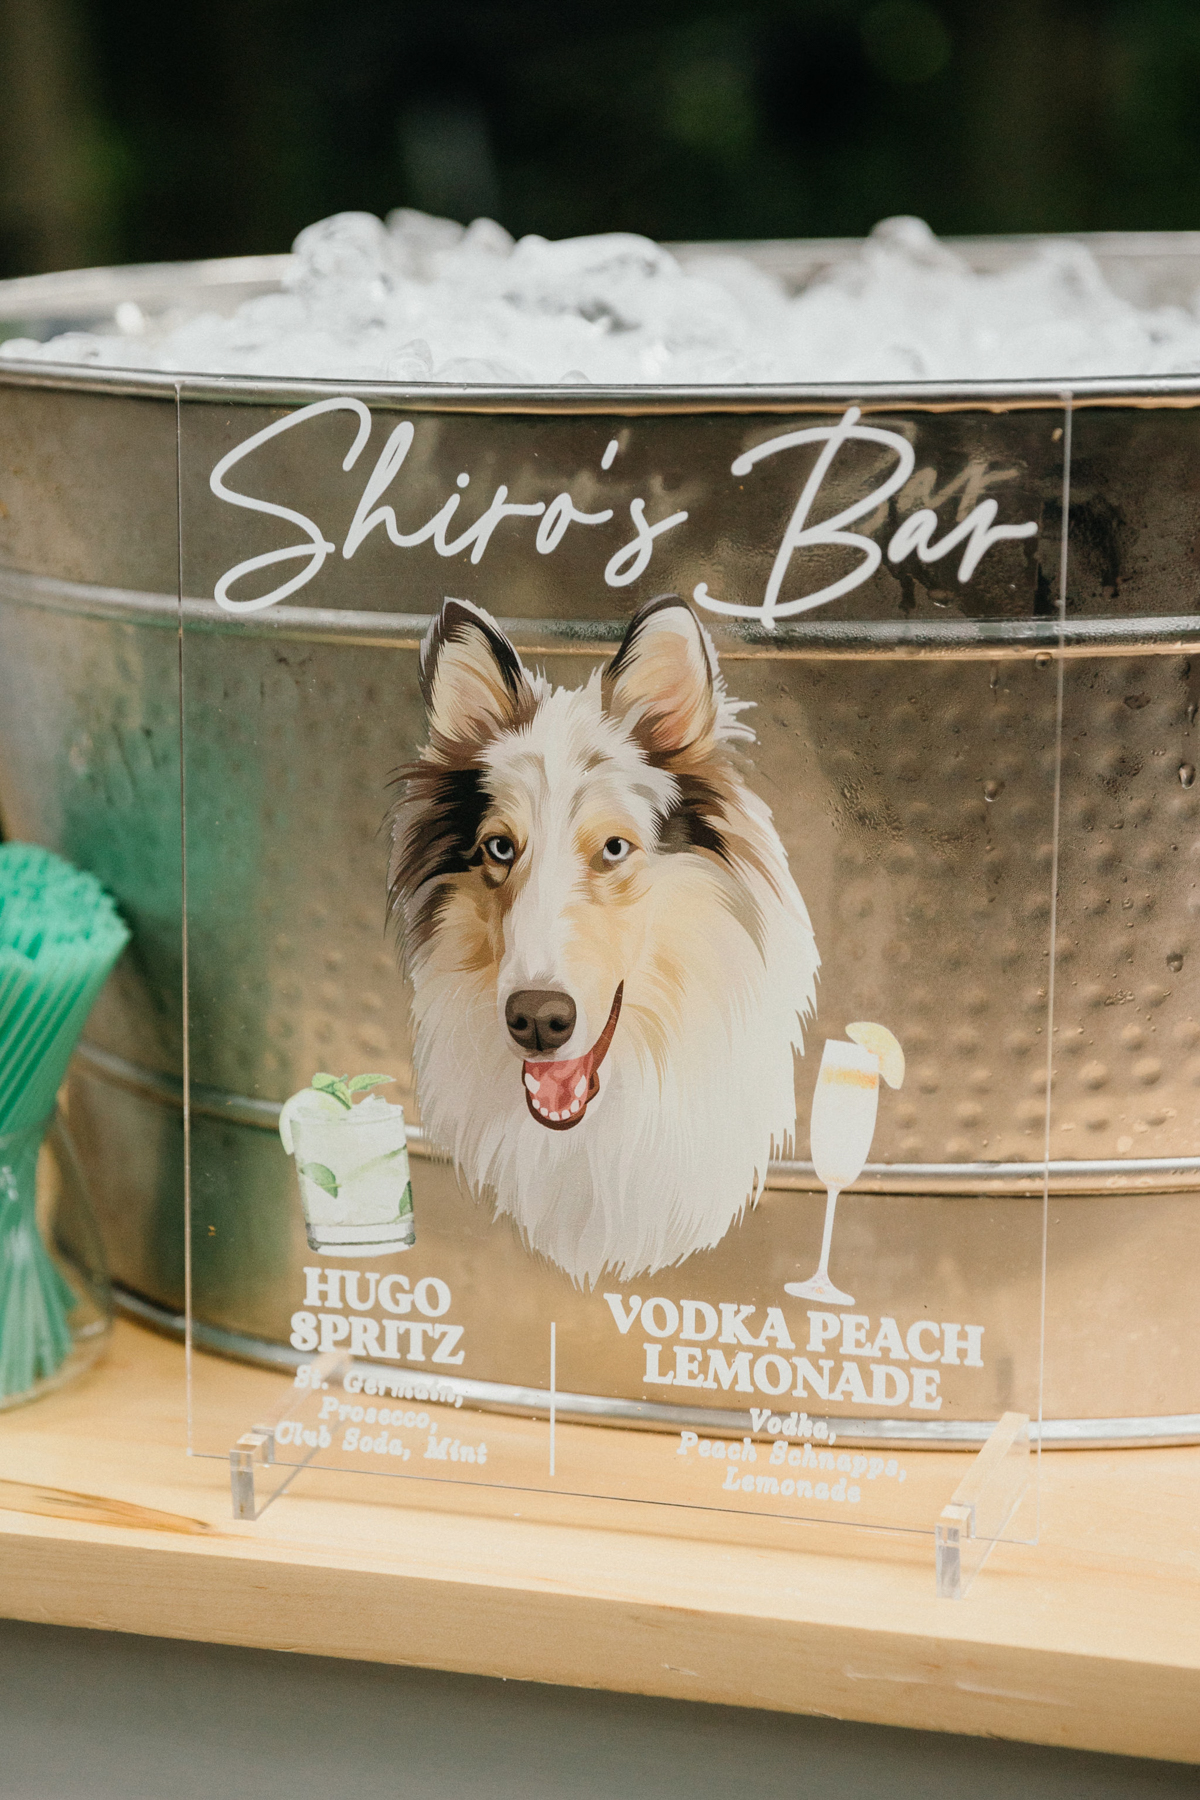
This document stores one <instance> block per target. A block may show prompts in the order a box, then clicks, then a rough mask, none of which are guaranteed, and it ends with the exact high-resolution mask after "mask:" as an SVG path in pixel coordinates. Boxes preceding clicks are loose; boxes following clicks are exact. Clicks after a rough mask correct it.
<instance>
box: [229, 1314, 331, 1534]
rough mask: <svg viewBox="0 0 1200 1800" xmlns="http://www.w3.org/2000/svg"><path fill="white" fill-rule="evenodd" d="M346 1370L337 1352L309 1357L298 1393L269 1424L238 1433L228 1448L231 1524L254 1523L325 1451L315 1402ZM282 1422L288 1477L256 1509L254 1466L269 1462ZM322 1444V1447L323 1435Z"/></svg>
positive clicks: (286, 1402) (272, 1456)
mask: <svg viewBox="0 0 1200 1800" xmlns="http://www.w3.org/2000/svg"><path fill="white" fill-rule="evenodd" d="M349 1367H350V1357H349V1356H348V1355H346V1354H345V1353H344V1352H342V1351H338V1350H331V1351H329V1352H328V1353H327V1354H326V1355H325V1356H318V1357H315V1358H314V1359H313V1361H312V1362H311V1363H309V1364H308V1365H307V1370H308V1380H307V1383H306V1385H305V1387H304V1389H303V1390H302V1392H301V1393H300V1394H299V1395H297V1394H296V1393H295V1391H293V1393H292V1394H290V1395H289V1397H288V1399H287V1400H286V1401H285V1402H284V1405H283V1406H282V1407H281V1408H280V1409H279V1411H278V1413H277V1415H276V1417H275V1418H274V1419H273V1420H272V1422H271V1423H270V1424H267V1425H255V1426H254V1427H253V1428H252V1429H251V1430H250V1431H244V1432H243V1433H242V1435H241V1437H240V1438H239V1439H238V1441H237V1443H236V1444H234V1445H233V1446H232V1447H231V1449H230V1452H229V1489H230V1497H231V1499H232V1501H233V1516H234V1518H235V1519H260V1518H261V1517H262V1515H263V1513H264V1512H265V1511H266V1509H267V1507H268V1506H269V1505H270V1504H271V1502H272V1500H277V1499H278V1498H279V1496H280V1494H282V1493H283V1491H284V1489H285V1488H287V1487H290V1486H291V1484H292V1482H293V1481H294V1480H295V1479H296V1477H297V1475H298V1474H299V1473H300V1471H301V1469H303V1468H304V1467H305V1466H306V1465H307V1464H308V1463H310V1462H311V1461H312V1459H313V1457H314V1456H315V1455H316V1453H317V1451H318V1450H319V1449H321V1448H323V1447H326V1446H323V1445H322V1442H321V1426H320V1424H319V1423H318V1422H317V1414H318V1411H319V1408H318V1407H317V1405H316V1401H317V1399H318V1397H319V1396H320V1395H321V1393H323V1392H324V1390H325V1389H327V1388H328V1387H329V1384H330V1383H331V1382H333V1381H339V1380H340V1379H341V1377H342V1376H343V1375H344V1374H345V1373H346V1371H347V1370H348V1369H349ZM285 1417H286V1418H287V1419H288V1421H289V1422H290V1423H292V1424H293V1430H292V1435H291V1437H290V1440H289V1443H290V1446H293V1447H294V1451H293V1455H292V1456H289V1458H288V1464H287V1467H288V1473H287V1475H286V1476H285V1477H284V1479H283V1480H282V1481H281V1482H280V1483H279V1485H278V1486H277V1487H275V1488H274V1489H272V1491H271V1492H270V1493H269V1494H268V1495H267V1496H266V1498H265V1499H263V1501H262V1503H261V1505H260V1504H259V1500H258V1495H257V1494H256V1491H255V1483H254V1471H255V1468H256V1466H257V1465H259V1464H264V1465H265V1464H269V1463H270V1464H273V1463H274V1462H275V1448H276V1434H277V1432H278V1430H279V1426H280V1424H281V1422H282V1421H283V1419H284V1418H285ZM326 1440H327V1441H328V1433H326Z"/></svg>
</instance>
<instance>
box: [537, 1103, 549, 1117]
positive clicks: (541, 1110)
mask: <svg viewBox="0 0 1200 1800" xmlns="http://www.w3.org/2000/svg"><path fill="white" fill-rule="evenodd" d="M534 1105H535V1106H536V1107H537V1109H538V1111H539V1112H540V1113H541V1115H542V1117H543V1119H548V1118H549V1117H550V1114H549V1113H548V1112H547V1111H546V1108H545V1107H544V1106H542V1105H541V1104H540V1102H539V1101H537V1100H535V1101H534Z"/></svg>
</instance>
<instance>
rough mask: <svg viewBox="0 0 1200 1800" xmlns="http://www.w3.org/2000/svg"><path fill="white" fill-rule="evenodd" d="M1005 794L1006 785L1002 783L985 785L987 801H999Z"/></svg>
mask: <svg viewBox="0 0 1200 1800" xmlns="http://www.w3.org/2000/svg"><path fill="white" fill-rule="evenodd" d="M1003 792H1004V783H1003V782H1002V781H985V782H984V784H983V797H984V799H985V800H998V799H999V797H1000V795H1001V794H1002V793H1003Z"/></svg>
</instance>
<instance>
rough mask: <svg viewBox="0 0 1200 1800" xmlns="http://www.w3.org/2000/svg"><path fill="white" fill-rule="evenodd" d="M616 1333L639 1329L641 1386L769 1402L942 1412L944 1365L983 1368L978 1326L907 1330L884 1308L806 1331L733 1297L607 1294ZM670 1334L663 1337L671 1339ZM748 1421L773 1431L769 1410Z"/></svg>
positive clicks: (830, 1317)
mask: <svg viewBox="0 0 1200 1800" xmlns="http://www.w3.org/2000/svg"><path fill="white" fill-rule="evenodd" d="M604 1299H605V1301H606V1302H607V1304H608V1308H609V1311H610V1312H611V1313H612V1316H613V1321H614V1323H615V1324H616V1327H617V1330H618V1331H619V1332H620V1333H621V1335H622V1337H625V1336H628V1335H629V1334H630V1333H631V1332H632V1330H633V1327H634V1325H635V1324H636V1325H638V1326H639V1327H640V1335H641V1337H642V1346H641V1347H642V1354H643V1356H644V1359H645V1360H644V1365H643V1371H642V1382H643V1385H644V1386H647V1387H651V1388H665V1387H669V1388H671V1389H672V1390H673V1392H674V1393H678V1392H679V1391H680V1390H686V1389H689V1388H698V1389H707V1390H708V1391H709V1392H721V1391H724V1392H726V1393H733V1394H750V1395H758V1394H762V1395H766V1396H768V1397H769V1398H770V1399H772V1400H774V1401H782V1400H784V1399H791V1400H820V1401H822V1402H825V1403H827V1404H831V1405H833V1404H836V1405H848V1406H887V1407H898V1406H907V1407H909V1408H910V1409H913V1410H916V1411H918V1412H940V1411H941V1407H942V1395H941V1393H940V1392H939V1389H940V1386H941V1370H942V1368H943V1367H950V1368H968V1369H982V1368H983V1366H984V1365H983V1333H984V1327H983V1326H982V1325H961V1324H957V1323H955V1322H953V1321H948V1322H946V1323H939V1322H937V1321H935V1320H933V1319H926V1318H920V1319H915V1320H913V1321H912V1322H911V1323H910V1324H908V1325H907V1326H905V1327H903V1328H902V1327H901V1326H900V1324H899V1323H898V1321H897V1320H896V1319H894V1318H892V1317H890V1316H889V1315H887V1314H884V1315H882V1316H881V1317H880V1318H879V1319H878V1321H876V1320H873V1319H872V1318H871V1317H870V1316H869V1315H868V1314H867V1313H850V1312H844V1313H835V1312H820V1311H815V1310H810V1311H809V1312H808V1313H807V1315H806V1316H807V1319H808V1335H807V1339H805V1338H804V1331H803V1328H801V1331H800V1337H801V1340H802V1341H801V1343H800V1344H799V1345H798V1344H797V1342H796V1340H795V1338H793V1336H792V1326H794V1324H795V1320H794V1319H793V1320H792V1322H791V1325H789V1321H788V1319H787V1318H786V1317H785V1315H784V1312H783V1308H782V1307H779V1306H768V1307H767V1308H766V1309H765V1312H764V1314H763V1315H762V1317H761V1318H760V1317H759V1316H758V1308H757V1307H755V1306H745V1305H741V1304H739V1303H738V1302H736V1301H728V1300H723V1301H718V1302H717V1304H716V1305H712V1304H710V1303H709V1302H708V1301H707V1300H680V1301H675V1300H669V1299H667V1298H666V1297H665V1296H663V1295H656V1296H655V1297H653V1298H652V1299H649V1300H643V1299H641V1297H640V1296H639V1295H637V1294H630V1295H628V1296H625V1295H622V1294H605V1296H604ZM668 1340H670V1341H668ZM751 1410H752V1416H754V1417H755V1421H756V1422H755V1424H754V1430H755V1431H756V1432H758V1431H761V1430H764V1429H765V1430H767V1431H768V1432H770V1431H771V1428H772V1421H773V1422H774V1425H775V1428H776V1429H779V1421H778V1419H776V1418H775V1417H774V1409H772V1408H770V1407H768V1408H767V1409H766V1410H765V1411H763V1412H762V1419H761V1421H759V1420H758V1419H757V1414H756V1413H755V1410H754V1409H751Z"/></svg>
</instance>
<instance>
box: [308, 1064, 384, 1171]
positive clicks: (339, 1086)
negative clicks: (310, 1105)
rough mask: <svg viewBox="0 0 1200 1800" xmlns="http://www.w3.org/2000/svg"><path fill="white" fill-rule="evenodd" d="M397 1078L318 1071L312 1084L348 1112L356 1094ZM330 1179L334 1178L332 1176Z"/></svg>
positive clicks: (363, 1092)
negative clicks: (338, 1102)
mask: <svg viewBox="0 0 1200 1800" xmlns="http://www.w3.org/2000/svg"><path fill="white" fill-rule="evenodd" d="M395 1079H396V1077H395V1076H394V1075H325V1074H320V1073H318V1074H316V1075H314V1076H313V1078H312V1086H313V1087H315V1088H316V1090H317V1092H318V1093H320V1094H331V1095H332V1096H333V1098H334V1099H335V1100H338V1101H340V1102H341V1104H342V1105H343V1106H344V1107H345V1108H346V1110H347V1112H348V1111H349V1110H350V1108H351V1106H352V1105H353V1104H354V1096H355V1095H356V1094H365V1093H366V1092H367V1090H368V1089H369V1088H373V1087H382V1086H383V1085H384V1083H386V1082H391V1081H395ZM314 1179H315V1178H314ZM330 1179H331V1180H332V1177H330ZM320 1185H324V1184H323V1183H322V1184H320ZM334 1191H336V1190H334Z"/></svg>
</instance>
